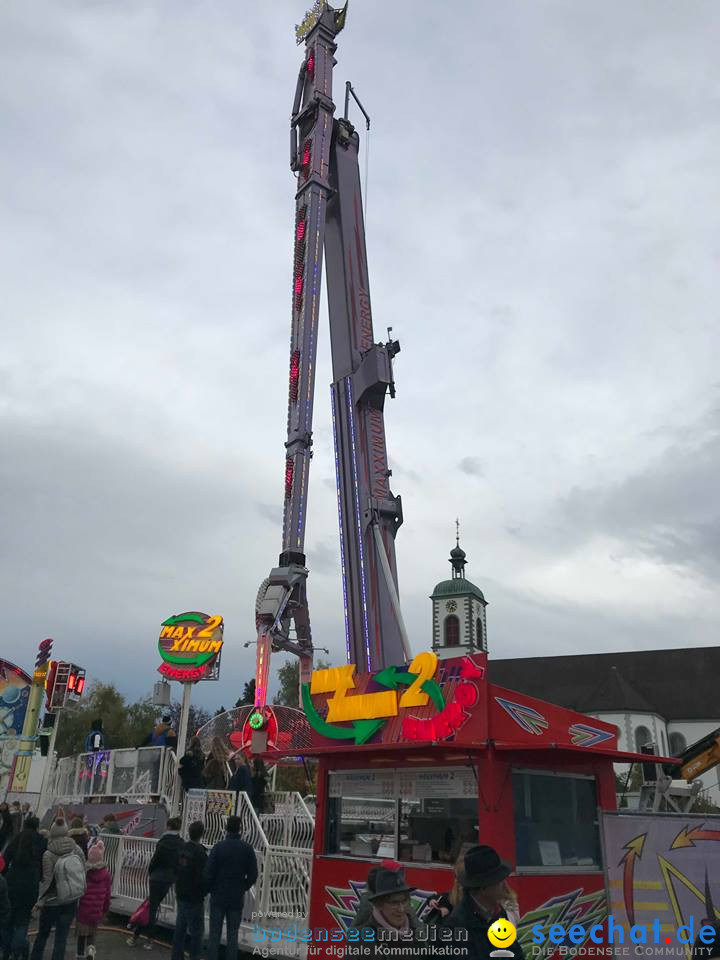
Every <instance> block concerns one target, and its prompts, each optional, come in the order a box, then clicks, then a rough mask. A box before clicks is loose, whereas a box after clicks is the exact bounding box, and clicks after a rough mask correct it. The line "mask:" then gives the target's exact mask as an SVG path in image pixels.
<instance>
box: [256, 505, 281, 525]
mask: <svg viewBox="0 0 720 960" xmlns="http://www.w3.org/2000/svg"><path fill="white" fill-rule="evenodd" d="M255 509H256V510H257V512H258V513H259V514H260V516H261V517H263V519H265V520H269V521H270V523H272V524H275V526H277V525H278V524H280V523H282V517H283V511H282V507H281V506H280V505H279V504H277V503H256V504H255Z"/></svg>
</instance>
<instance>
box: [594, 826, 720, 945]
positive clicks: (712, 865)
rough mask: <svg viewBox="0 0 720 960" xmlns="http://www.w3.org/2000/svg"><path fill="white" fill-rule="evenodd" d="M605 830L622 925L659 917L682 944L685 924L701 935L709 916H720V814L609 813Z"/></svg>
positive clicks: (614, 907)
mask: <svg viewBox="0 0 720 960" xmlns="http://www.w3.org/2000/svg"><path fill="white" fill-rule="evenodd" d="M602 831H603V835H604V842H605V852H606V858H607V873H608V889H609V891H610V907H611V911H610V912H611V913H612V915H613V918H614V920H615V923H616V924H618V923H620V924H622V925H623V926H625V927H628V926H633V925H635V924H638V925H640V926H644V927H647V928H651V925H652V924H653V922H654V920H655V919H656V918H657V919H658V920H659V921H660V924H659V928H660V932H661V935H662V941H663V942H665V941H666V940H667V938H668V937H669V938H670V941H671V943H672V944H673V945H675V946H677V937H676V933H677V931H678V930H679V929H680V928H681V927H689V926H692V931H693V933H694V936H695V937H697V934H698V932H699V929H700V926H701V924H702V921H703V920H704V919H706V918H708V917H712V918H713V919H720V873H718V862H719V858H720V817H718V816H715V817H712V816H709V817H702V816H695V815H679V816H676V815H669V814H659V815H656V816H650V815H647V816H635V815H632V816H631V815H622V814H615V815H613V814H605V815H604V816H603V818H602ZM685 936H686V935H685ZM648 942H652V941H648Z"/></svg>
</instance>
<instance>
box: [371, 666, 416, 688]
mask: <svg viewBox="0 0 720 960" xmlns="http://www.w3.org/2000/svg"><path fill="white" fill-rule="evenodd" d="M417 678H418V675H417V674H416V673H406V672H405V671H400V670H398V668H397V667H385V669H384V670H381V671H380V673H376V674H375V676H374V677H373V679H374V680H375V682H376V683H379V684H380V686H381V687H389V688H390V689H391V690H397V687H398V684H400V683H404V684H411V683H415V681H416V680H417Z"/></svg>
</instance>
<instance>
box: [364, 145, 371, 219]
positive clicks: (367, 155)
mask: <svg viewBox="0 0 720 960" xmlns="http://www.w3.org/2000/svg"><path fill="white" fill-rule="evenodd" d="M369 169H370V127H369V126H368V128H367V130H366V131H365V198H364V199H365V213H364V217H365V232H366V233H367V201H368V170H369Z"/></svg>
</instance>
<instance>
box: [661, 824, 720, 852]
mask: <svg viewBox="0 0 720 960" xmlns="http://www.w3.org/2000/svg"><path fill="white" fill-rule="evenodd" d="M699 840H720V830H705V829H704V824H703V825H702V826H700V827H683V829H682V830H681V831H680V833H679V834H678V835H677V836H676V837H675V839H674V840H673V842H672V844H671V845H670V849H671V850H681V849H683V848H687V847H694V846H695V842H696V841H699Z"/></svg>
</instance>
